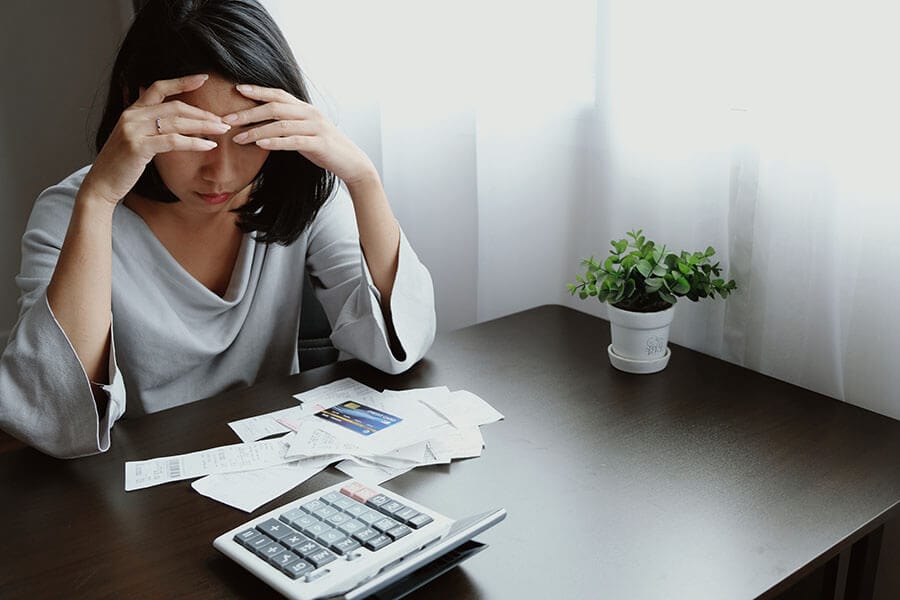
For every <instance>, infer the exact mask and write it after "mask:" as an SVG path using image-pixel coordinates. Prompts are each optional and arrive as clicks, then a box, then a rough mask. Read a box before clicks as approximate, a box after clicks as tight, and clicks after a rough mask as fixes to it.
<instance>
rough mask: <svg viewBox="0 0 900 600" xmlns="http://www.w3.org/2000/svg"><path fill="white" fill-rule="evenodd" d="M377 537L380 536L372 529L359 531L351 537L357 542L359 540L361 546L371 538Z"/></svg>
mask: <svg viewBox="0 0 900 600" xmlns="http://www.w3.org/2000/svg"><path fill="white" fill-rule="evenodd" d="M379 535H381V534H380V533H378V532H377V531H375V530H374V529H370V528H367V529H361V530H360V531H357V532H356V533H354V534H353V537H354V538H356V539H357V540H359V541H360V542H362V543H363V544H365V543H366V542H368V541H369V540H371V539H372V538H377V537H378V536H379Z"/></svg>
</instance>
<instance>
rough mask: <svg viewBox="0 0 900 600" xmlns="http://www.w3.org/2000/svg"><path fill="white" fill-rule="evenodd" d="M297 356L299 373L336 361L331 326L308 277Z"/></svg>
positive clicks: (336, 356) (336, 352) (304, 290)
mask: <svg viewBox="0 0 900 600" xmlns="http://www.w3.org/2000/svg"><path fill="white" fill-rule="evenodd" d="M297 354H298V355H299V356H300V370H301V371H308V370H310V369H315V368H316V367H321V366H324V365H330V364H331V363H333V362H337V359H338V350H337V349H336V348H335V347H334V346H333V345H332V344H331V324H330V323H329V322H328V317H326V316H325V309H323V308H322V305H321V304H320V303H319V299H318V298H316V294H315V292H314V291H313V284H312V281H310V279H309V276H307V278H306V282H305V284H304V286H303V304H302V305H301V307H300V336H299V339H298V340H297Z"/></svg>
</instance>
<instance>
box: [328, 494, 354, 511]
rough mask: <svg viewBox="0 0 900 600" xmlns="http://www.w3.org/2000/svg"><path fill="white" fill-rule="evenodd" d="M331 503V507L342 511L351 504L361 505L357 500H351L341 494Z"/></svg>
mask: <svg viewBox="0 0 900 600" xmlns="http://www.w3.org/2000/svg"><path fill="white" fill-rule="evenodd" d="M331 505H332V506H333V507H335V508H336V509H338V510H343V511H346V510H347V509H348V508H350V507H351V506H361V505H360V503H359V502H356V501H355V500H351V499H350V498H347V497H345V496H341V498H340V499H338V500H335V501H334V502H332V503H331Z"/></svg>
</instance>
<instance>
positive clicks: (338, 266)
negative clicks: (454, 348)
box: [301, 186, 436, 373]
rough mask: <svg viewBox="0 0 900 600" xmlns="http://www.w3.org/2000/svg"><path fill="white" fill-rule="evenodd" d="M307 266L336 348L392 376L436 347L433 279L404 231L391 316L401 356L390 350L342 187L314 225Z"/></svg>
mask: <svg viewBox="0 0 900 600" xmlns="http://www.w3.org/2000/svg"><path fill="white" fill-rule="evenodd" d="M306 264H307V268H308V269H309V274H310V275H311V278H312V280H313V282H315V284H316V295H317V297H318V298H319V301H320V302H321V303H322V306H323V308H324V309H325V313H326V314H327V315H328V320H329V321H330V322H331V326H332V335H331V340H332V343H333V344H334V346H335V347H336V348H337V349H339V350H341V351H343V352H346V353H348V354H350V355H352V356H354V357H355V358H358V359H360V360H363V361H365V362H367V363H369V364H371V365H372V366H374V367H376V368H378V369H381V370H382V371H385V372H387V373H401V372H403V371H405V370H407V369H409V368H410V367H411V366H412V365H413V364H415V363H416V362H417V361H418V360H419V359H421V358H422V357H423V356H424V355H425V352H426V351H427V350H428V348H430V347H431V343H432V341H434V333H435V323H436V318H435V312H434V287H433V285H432V281H431V275H430V274H429V273H428V269H426V268H425V266H424V265H423V264H422V263H421V262H420V261H419V258H418V256H416V253H415V252H414V251H413V249H412V247H411V246H410V245H409V241H408V240H407V239H406V235H405V234H404V233H403V231H402V230H401V232H400V256H399V261H398V265H397V274H396V276H395V278H394V287H393V291H392V292H391V305H390V315H391V320H392V322H393V326H394V332H395V333H396V336H397V340H398V341H399V343H400V346H401V348H402V353H400V356H397V355H395V354H394V353H393V352H392V351H391V343H390V337H389V334H388V328H387V324H386V322H385V317H384V314H383V312H382V310H381V304H380V301H381V295H380V293H379V292H378V288H376V287H375V284H374V283H373V281H372V276H371V274H370V273H369V269H368V266H367V265H366V261H365V258H364V257H363V254H362V251H361V249H360V245H359V233H358V231H357V227H356V219H355V217H354V214H353V205H352V203H351V200H350V196H349V194H348V193H347V191H346V190H345V189H344V188H343V186H341V187H340V188H339V190H338V191H337V192H336V194H335V195H334V196H332V198H331V199H330V200H329V201H328V202H327V203H326V204H325V205H324V206H323V207H322V209H321V210H320V211H319V214H318V215H317V216H316V219H315V221H313V223H312V225H311V227H310V233H309V247H308V250H307V260H306ZM301 310H302V308H301Z"/></svg>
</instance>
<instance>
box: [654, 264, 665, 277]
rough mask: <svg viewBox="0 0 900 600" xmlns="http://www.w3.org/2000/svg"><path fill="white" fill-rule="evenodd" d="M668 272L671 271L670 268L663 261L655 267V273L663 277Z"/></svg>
mask: <svg viewBox="0 0 900 600" xmlns="http://www.w3.org/2000/svg"><path fill="white" fill-rule="evenodd" d="M668 272H669V270H668V269H667V268H666V266H665V265H664V264H662V263H659V264H657V265H656V266H655V267H653V274H654V275H656V276H657V277H662V276H663V275H665V274H666V273H668Z"/></svg>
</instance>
